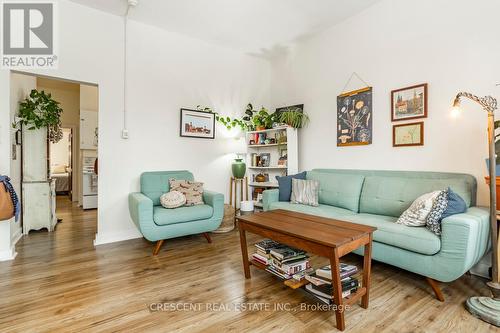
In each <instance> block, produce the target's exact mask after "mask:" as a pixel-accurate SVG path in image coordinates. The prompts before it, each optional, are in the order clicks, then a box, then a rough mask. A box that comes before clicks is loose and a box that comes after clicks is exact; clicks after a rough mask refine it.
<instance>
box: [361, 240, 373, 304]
mask: <svg viewBox="0 0 500 333" xmlns="http://www.w3.org/2000/svg"><path fill="white" fill-rule="evenodd" d="M372 238H373V236H372V235H371V234H370V240H369V242H368V244H366V245H365V253H364V257H363V258H364V259H363V287H365V288H366V294H365V295H364V296H363V297H362V298H361V306H362V307H363V308H365V309H367V308H368V302H369V299H370V280H371V269H372Z"/></svg>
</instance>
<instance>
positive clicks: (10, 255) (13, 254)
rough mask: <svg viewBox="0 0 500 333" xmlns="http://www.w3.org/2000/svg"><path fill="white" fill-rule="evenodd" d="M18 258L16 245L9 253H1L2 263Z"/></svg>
mask: <svg viewBox="0 0 500 333" xmlns="http://www.w3.org/2000/svg"><path fill="white" fill-rule="evenodd" d="M16 256H17V252H16V248H15V246H14V245H12V247H11V248H10V250H7V251H0V261H8V260H14V258H15V257H16Z"/></svg>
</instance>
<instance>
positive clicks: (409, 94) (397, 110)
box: [391, 83, 427, 121]
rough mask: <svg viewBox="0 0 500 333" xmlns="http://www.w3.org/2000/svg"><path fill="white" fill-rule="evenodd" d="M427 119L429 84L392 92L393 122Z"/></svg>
mask: <svg viewBox="0 0 500 333" xmlns="http://www.w3.org/2000/svg"><path fill="white" fill-rule="evenodd" d="M426 117H427V83H423V84H419V85H416V86H411V87H406V88H401V89H397V90H393V91H391V120H392V121H400V120H408V119H417V118H426Z"/></svg>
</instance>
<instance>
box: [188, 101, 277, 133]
mask: <svg viewBox="0 0 500 333" xmlns="http://www.w3.org/2000/svg"><path fill="white" fill-rule="evenodd" d="M197 109H198V110H199V111H204V112H210V113H213V114H215V120H217V121H218V122H219V123H221V124H222V125H223V126H225V127H226V128H227V129H228V130H231V129H232V128H235V127H239V128H241V130H242V131H251V130H254V129H256V128H257V127H259V128H260V127H262V128H272V126H273V124H274V122H275V121H276V119H275V118H276V117H275V114H274V113H271V114H269V112H268V110H267V109H266V108H265V107H262V108H261V109H260V110H259V111H257V110H254V109H253V105H252V104H251V103H248V105H247V107H246V109H245V114H244V116H243V117H241V119H240V118H231V117H229V116H223V115H221V114H219V113H218V112H215V111H214V110H212V109H211V108H209V107H202V106H201V105H198V106H197Z"/></svg>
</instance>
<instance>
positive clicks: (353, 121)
mask: <svg viewBox="0 0 500 333" xmlns="http://www.w3.org/2000/svg"><path fill="white" fill-rule="evenodd" d="M371 143H372V88H371V87H366V88H363V89H358V90H354V91H350V92H346V93H343V94H341V95H339V96H337V146H338V147H348V146H362V145H369V144H371Z"/></svg>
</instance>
